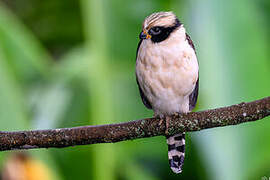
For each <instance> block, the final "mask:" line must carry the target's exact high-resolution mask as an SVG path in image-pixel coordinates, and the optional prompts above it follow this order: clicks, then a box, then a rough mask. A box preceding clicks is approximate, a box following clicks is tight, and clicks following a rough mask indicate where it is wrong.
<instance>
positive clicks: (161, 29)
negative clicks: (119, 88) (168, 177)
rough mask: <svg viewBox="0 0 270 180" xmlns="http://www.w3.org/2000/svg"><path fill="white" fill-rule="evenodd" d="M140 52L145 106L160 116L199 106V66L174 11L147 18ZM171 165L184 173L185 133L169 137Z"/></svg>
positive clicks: (138, 71) (138, 63)
mask: <svg viewBox="0 0 270 180" xmlns="http://www.w3.org/2000/svg"><path fill="white" fill-rule="evenodd" d="M139 37H140V42H139V44H138V48H137V55H136V80H137V84H138V87H139V91H140V95H141V98H142V101H143V103H144V105H145V106H146V107H147V108H149V109H153V111H154V115H155V116H156V117H164V116H166V115H172V114H175V113H187V112H190V111H191V110H192V109H193V108H194V107H195V105H196V102H197V97H198V86H199V66H198V61H197V57H196V53H195V48H194V45H193V42H192V40H191V39H190V37H189V35H188V34H187V33H186V30H185V28H184V26H183V24H182V23H181V22H180V21H179V19H178V18H177V17H176V16H175V14H174V13H172V12H157V13H153V14H151V15H150V16H148V17H146V18H145V20H144V22H143V25H142V32H141V33H140V36H139ZM167 144H168V156H169V164H170V167H171V169H172V171H173V172H175V173H181V172H182V166H183V163H184V157H185V133H181V134H175V135H173V136H168V137H167Z"/></svg>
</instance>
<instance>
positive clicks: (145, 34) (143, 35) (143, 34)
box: [140, 30, 151, 39]
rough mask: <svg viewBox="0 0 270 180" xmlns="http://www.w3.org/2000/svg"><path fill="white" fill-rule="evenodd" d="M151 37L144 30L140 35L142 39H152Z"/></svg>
mask: <svg viewBox="0 0 270 180" xmlns="http://www.w3.org/2000/svg"><path fill="white" fill-rule="evenodd" d="M150 38H151V35H149V34H148V33H147V32H146V30H143V31H142V32H141V34H140V39H150Z"/></svg>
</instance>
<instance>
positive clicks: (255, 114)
mask: <svg viewBox="0 0 270 180" xmlns="http://www.w3.org/2000/svg"><path fill="white" fill-rule="evenodd" d="M269 115H270V97H266V98H263V99H260V100H257V101H253V102H249V103H241V104H237V105H232V106H229V107H223V108H218V109H212V110H206V111H201V112H191V113H187V114H175V115H173V116H168V117H165V118H163V119H160V118H147V119H142V120H136V121H130V122H125V123H119V124H108V125H100V126H82V127H73V128H62V129H49V130H34V131H17V132H3V131H0V151H6V150H15V149H34V148H51V147H54V148H61V147H68V146H75V145H86V144H97V143H113V142H119V141H125V140H130V139H137V138H145V137H152V136H160V135H172V134H174V133H179V132H189V131H199V130H202V129H207V128H214V127H222V126H229V125H236V124H240V123H244V122H250V121H256V120H259V119H262V118H264V117H266V116H269Z"/></svg>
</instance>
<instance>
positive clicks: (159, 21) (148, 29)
mask: <svg viewBox="0 0 270 180" xmlns="http://www.w3.org/2000/svg"><path fill="white" fill-rule="evenodd" d="M180 26H181V23H180V21H179V20H178V18H177V17H176V16H175V14H174V13H173V12H157V13H153V14H151V15H150V16H148V17H146V18H145V20H144V22H143V25H142V32H141V33H140V39H151V41H152V42H154V43H158V42H161V41H164V40H165V39H167V38H168V37H169V35H170V34H171V33H172V32H173V31H175V30H176V29H177V28H178V27H180Z"/></svg>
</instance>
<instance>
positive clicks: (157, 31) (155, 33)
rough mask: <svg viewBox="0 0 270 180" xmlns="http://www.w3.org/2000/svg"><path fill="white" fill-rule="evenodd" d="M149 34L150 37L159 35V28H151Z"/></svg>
mask: <svg viewBox="0 0 270 180" xmlns="http://www.w3.org/2000/svg"><path fill="white" fill-rule="evenodd" d="M150 33H151V34H152V35H158V34H160V33H161V28H159V27H152V28H151V29H150Z"/></svg>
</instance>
